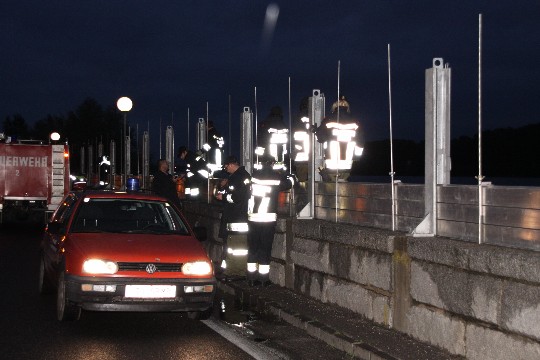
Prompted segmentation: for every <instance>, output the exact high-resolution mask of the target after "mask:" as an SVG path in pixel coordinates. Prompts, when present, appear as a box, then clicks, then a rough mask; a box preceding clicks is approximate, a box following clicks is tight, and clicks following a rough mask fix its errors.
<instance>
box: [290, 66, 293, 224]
mask: <svg viewBox="0 0 540 360" xmlns="http://www.w3.org/2000/svg"><path fill="white" fill-rule="evenodd" d="M291 122H292V120H291V77H290V76H289V173H292V135H293V134H292V124H291ZM293 203H294V186H292V187H291V191H289V216H294V211H293V209H294V206H293V205H294V204H293Z"/></svg>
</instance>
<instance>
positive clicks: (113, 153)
mask: <svg viewBox="0 0 540 360" xmlns="http://www.w3.org/2000/svg"><path fill="white" fill-rule="evenodd" d="M109 154H110V156H111V174H110V179H109V187H110V188H111V189H114V188H115V185H116V184H115V178H116V141H114V139H113V140H111V143H110V145H109Z"/></svg>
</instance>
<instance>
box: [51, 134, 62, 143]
mask: <svg viewBox="0 0 540 360" xmlns="http://www.w3.org/2000/svg"><path fill="white" fill-rule="evenodd" d="M50 137H51V140H52V141H58V140H60V134H59V133H57V132H53V133H51V135H50Z"/></svg>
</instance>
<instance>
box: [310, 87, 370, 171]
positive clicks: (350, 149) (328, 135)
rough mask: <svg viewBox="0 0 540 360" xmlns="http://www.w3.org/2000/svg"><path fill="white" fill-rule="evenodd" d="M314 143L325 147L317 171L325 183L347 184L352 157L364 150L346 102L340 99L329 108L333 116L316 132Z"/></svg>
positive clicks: (323, 122) (356, 123)
mask: <svg viewBox="0 0 540 360" xmlns="http://www.w3.org/2000/svg"><path fill="white" fill-rule="evenodd" d="M315 134H316V135H317V141H318V142H320V143H322V144H323V147H324V152H325V155H324V167H323V168H322V169H319V171H320V173H321V176H322V178H323V180H324V181H333V180H336V179H338V180H343V181H345V180H347V178H348V177H349V175H350V171H351V168H352V162H353V158H354V156H361V155H362V152H363V150H364V140H363V134H362V131H361V129H360V124H359V123H358V121H357V120H356V119H354V118H353V117H352V116H351V111H350V106H349V102H348V101H347V99H346V98H345V96H343V95H341V96H340V98H339V100H338V101H336V102H335V103H334V104H332V114H331V115H330V116H328V117H326V118H324V119H323V121H322V123H321V125H320V126H319V127H318V128H316V129H315Z"/></svg>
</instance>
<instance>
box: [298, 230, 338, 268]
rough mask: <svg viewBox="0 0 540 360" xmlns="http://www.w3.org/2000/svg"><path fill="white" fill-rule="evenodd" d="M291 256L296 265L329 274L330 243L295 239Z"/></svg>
mask: <svg viewBox="0 0 540 360" xmlns="http://www.w3.org/2000/svg"><path fill="white" fill-rule="evenodd" d="M290 256H291V260H292V261H293V262H294V263H295V264H296V265H300V266H304V267H306V268H308V269H312V270H316V271H320V272H328V266H329V264H330V259H329V254H328V243H326V242H321V241H315V240H309V239H303V238H294V240H293V244H292V249H291V251H290Z"/></svg>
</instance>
